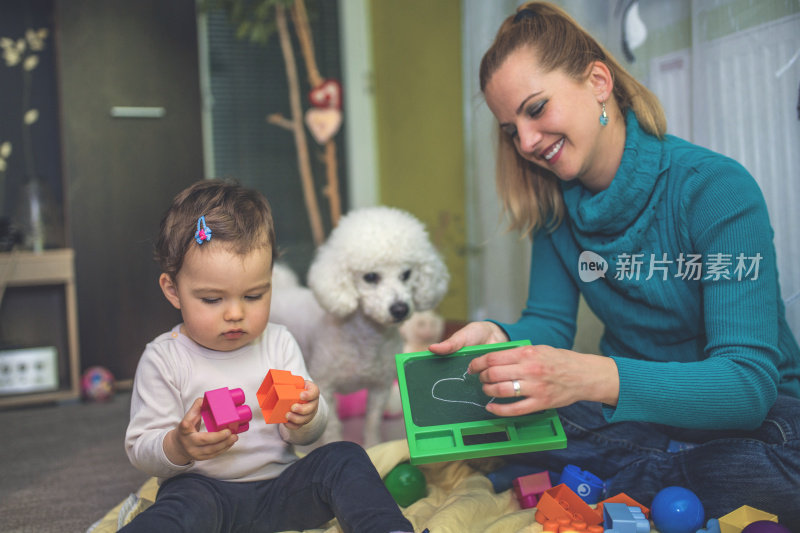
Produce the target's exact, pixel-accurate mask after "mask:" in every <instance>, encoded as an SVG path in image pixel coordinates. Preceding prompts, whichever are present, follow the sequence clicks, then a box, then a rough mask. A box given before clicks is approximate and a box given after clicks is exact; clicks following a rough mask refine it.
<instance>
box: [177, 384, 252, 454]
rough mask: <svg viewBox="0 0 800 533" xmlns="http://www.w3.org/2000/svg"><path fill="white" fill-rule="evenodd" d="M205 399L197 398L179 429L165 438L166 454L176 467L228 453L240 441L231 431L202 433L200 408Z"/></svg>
mask: <svg viewBox="0 0 800 533" xmlns="http://www.w3.org/2000/svg"><path fill="white" fill-rule="evenodd" d="M202 406H203V399H202V398H197V399H196V400H195V401H194V403H193V404H192V406H191V407H190V408H189V410H188V411H187V412H186V415H184V417H183V420H181V423H180V424H178V427H176V428H175V429H173V430H172V431H170V432H169V433H167V436H166V437H165V438H164V444H163V446H164V453H165V454H166V455H167V458H168V459H169V460H170V461H171V462H172V463H173V464H176V465H186V464H189V463H190V462H192V461H205V460H206V459H211V458H214V457H216V456H218V455H219V454H221V453H223V452H225V451H227V450H228V449H229V448H230V447H231V446H233V445H234V443H236V441H237V440H239V436H238V435H236V434H234V433H232V432H231V430H230V429H223V430H222V431H215V432H205V431H200V421H201V420H202V417H201V415H200V408H201V407H202Z"/></svg>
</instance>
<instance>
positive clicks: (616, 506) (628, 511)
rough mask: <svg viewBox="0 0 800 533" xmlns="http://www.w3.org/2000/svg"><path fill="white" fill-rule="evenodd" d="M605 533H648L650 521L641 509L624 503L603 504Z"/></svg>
mask: <svg viewBox="0 0 800 533" xmlns="http://www.w3.org/2000/svg"><path fill="white" fill-rule="evenodd" d="M603 526H604V527H605V528H606V533H649V532H650V521H649V520H648V519H647V518H646V517H645V516H644V513H643V512H642V510H641V509H639V508H638V507H636V506H628V505H625V504H624V503H613V502H612V503H605V504H603Z"/></svg>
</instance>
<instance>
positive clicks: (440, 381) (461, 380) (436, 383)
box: [431, 369, 494, 408]
mask: <svg viewBox="0 0 800 533" xmlns="http://www.w3.org/2000/svg"><path fill="white" fill-rule="evenodd" d="M468 374H469V369H467V370H465V371H464V373H463V374H461V377H460V378H442V379H440V380H438V381H436V382H435V383H434V384H433V387H431V396H433V399H434V400H440V401H442V402H448V403H466V404H469V405H475V406H478V407H482V408H485V407H486V406H487V405H489V404H490V403H492V402H493V401H494V396H492V397H491V398H489V401H488V402H486V403H485V404H482V403H478V402H473V401H470V400H454V399H448V398H442V397H440V396H436V386H437V385H439V384H440V383H442V382H445V381H460V382H461V383H466V382H467V375H468ZM465 390H468V389H465Z"/></svg>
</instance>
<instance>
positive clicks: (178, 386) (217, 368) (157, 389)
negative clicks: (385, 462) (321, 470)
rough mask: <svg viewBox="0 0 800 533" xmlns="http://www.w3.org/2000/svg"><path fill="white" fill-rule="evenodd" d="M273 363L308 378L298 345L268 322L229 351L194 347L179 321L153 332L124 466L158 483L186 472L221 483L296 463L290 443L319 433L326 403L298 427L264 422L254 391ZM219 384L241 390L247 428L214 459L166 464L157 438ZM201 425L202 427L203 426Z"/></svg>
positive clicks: (140, 370) (136, 385) (136, 390)
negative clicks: (248, 412) (249, 340)
mask: <svg viewBox="0 0 800 533" xmlns="http://www.w3.org/2000/svg"><path fill="white" fill-rule="evenodd" d="M272 368H275V369H278V370H288V371H289V372H291V373H292V374H294V375H299V376H303V378H304V379H310V378H309V376H308V371H307V370H306V366H305V362H304V361H303V356H302V353H301V352H300V348H299V346H298V345H297V342H296V341H295V339H294V337H292V335H291V333H289V331H288V330H287V329H286V328H285V327H283V326H280V325H277V324H271V323H270V324H268V325H267V328H266V329H265V330H264V333H263V334H262V335H261V337H259V338H258V339H256V340H254V341H253V342H252V343H250V344H249V345H247V346H244V347H242V348H240V349H238V350H234V351H230V352H221V351H216V350H209V349H207V348H204V347H202V346H200V345H199V344H197V343H195V342H194V341H192V340H191V339H190V338H189V337H187V336H186V335H184V334H182V333H181V332H180V325H178V326H175V328H173V329H172V331H169V332H166V333H164V334H162V335H160V336H158V337H157V338H156V339H155V340H153V341H152V342H150V343H149V344H148V345H147V346H146V347H145V350H144V353H143V354H142V357H141V359H140V361H139V365H138V367H137V369H136V376H135V378H134V382H133V394H132V397H131V420H130V423H129V425H128V430H127V433H126V435H125V450H126V452H127V454H128V458H129V459H130V461H131V463H132V464H133V465H134V466H135V467H136V468H138V469H139V470H142V471H143V472H145V473H147V474H149V475H152V476H157V477H158V478H160V479H159V481H161V480H163V479H165V478H169V477H172V476H175V475H178V474H182V473H185V472H192V473H198V474H202V475H204V476H208V477H211V478H215V479H220V480H224V481H258V480H264V479H272V478H275V477H277V476H278V475H279V474H280V473H281V472H282V471H283V470H284V469H285V468H286V467H287V466H289V465H290V464H291V463H292V462H294V461H296V460H297V455H295V453H294V447H293V445H294V444H298V445H304V444H310V443H312V442H314V441H315V440H317V439H318V438H319V437H320V435H321V434H322V432H323V431H324V429H325V425H326V423H327V417H328V407H327V405H326V403H325V401H324V400H323V398H322V396H320V398H319V408H318V410H317V414H316V416H315V417H314V418H313V419H312V421H311V422H310V423H308V424H306V425H305V426H303V427H302V428H300V429H297V430H290V429H288V428H287V427H286V426H285V425H284V424H267V423H266V422H265V421H264V417H263V415H262V413H261V408H260V407H259V405H258V399H257V398H256V392H257V391H258V388H259V387H260V386H261V382H262V381H263V380H264V377H265V376H266V375H267V371H269V370H270V369H272ZM220 387H228V388H230V389H236V388H240V389H242V390H243V391H244V394H245V403H246V404H247V405H248V406H249V407H250V409H251V410H252V412H253V418H252V420H251V421H250V428H249V429H248V430H247V431H245V432H243V433H240V434H239V440H238V442H236V443H235V444H234V445H233V446H232V447H231V448H230V449H229V450H228V451H226V452H225V453H223V454H221V455H219V456H217V457H215V458H213V459H209V460H205V461H193V462H191V463H189V464H188V465H175V464H173V463H172V462H170V460H169V459H167V456H166V454H165V453H164V446H163V442H164V437H165V436H166V435H167V433H168V432H169V431H170V430H172V429H174V428H175V427H177V426H178V424H179V423H180V421H181V420H182V419H183V417H184V415H185V414H186V412H187V411H188V410H189V408H190V407H191V406H192V403H194V401H195V400H196V399H197V398H202V397H203V394H204V393H205V392H206V391H209V390H213V389H218V388H220ZM200 430H201V431H206V428H205V425H204V424H201V428H200Z"/></svg>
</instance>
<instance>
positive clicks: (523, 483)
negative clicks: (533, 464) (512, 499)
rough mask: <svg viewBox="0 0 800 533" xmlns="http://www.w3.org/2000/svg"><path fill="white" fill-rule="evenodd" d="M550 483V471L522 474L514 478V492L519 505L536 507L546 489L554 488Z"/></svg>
mask: <svg viewBox="0 0 800 533" xmlns="http://www.w3.org/2000/svg"><path fill="white" fill-rule="evenodd" d="M552 486H553V485H551V484H550V474H549V473H548V472H537V473H536V474H528V475H527V476H520V477H518V478H516V479H515V480H514V494H516V495H517V500H518V501H519V506H520V507H522V508H523V509H530V508H531V507H536V502H538V501H539V497H540V496H541V495H542V493H543V492H544V491H546V490H547V489H549V488H552Z"/></svg>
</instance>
